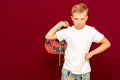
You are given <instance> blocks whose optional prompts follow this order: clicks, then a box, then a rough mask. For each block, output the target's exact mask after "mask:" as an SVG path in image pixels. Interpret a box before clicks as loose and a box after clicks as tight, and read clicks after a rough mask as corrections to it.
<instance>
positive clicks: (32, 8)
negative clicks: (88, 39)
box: [0, 0, 120, 80]
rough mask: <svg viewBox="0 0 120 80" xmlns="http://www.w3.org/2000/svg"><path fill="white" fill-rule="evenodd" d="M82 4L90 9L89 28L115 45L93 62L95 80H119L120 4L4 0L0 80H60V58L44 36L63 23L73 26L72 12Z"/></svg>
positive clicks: (0, 5)
mask: <svg viewBox="0 0 120 80" xmlns="http://www.w3.org/2000/svg"><path fill="white" fill-rule="evenodd" d="M79 2H85V3H86V4H87V5H88V7H89V9H90V12H89V20H88V22H87V24H89V25H93V26H95V27H96V28H97V29H98V30H99V31H100V32H102V33H103V34H105V36H106V37H107V38H108V39H109V40H110V41H111V43H112V47H111V48H110V49H109V50H107V51H105V52H104V53H103V54H99V55H96V56H94V57H93V58H92V59H91V66H92V72H91V80H118V79H119V73H120V69H119V67H120V63H119V56H120V54H119V46H120V42H119V41H120V38H119V37H120V36H119V29H120V28H119V27H120V26H119V22H118V21H120V20H119V19H120V4H119V3H120V1H119V0H92V1H89V0H83V1H82V0H81V1H80V0H52V1H49V0H0V80H60V75H61V67H58V56H57V55H49V54H47V52H46V51H45V48H44V40H45V38H44V36H45V34H46V32H47V31H48V30H49V29H50V28H51V27H52V26H53V25H54V24H56V23H57V22H58V21H60V20H68V21H69V22H70V24H72V22H71V20H70V10H71V7H72V6H73V5H74V4H75V3H79ZM96 46H97V45H96V44H95V45H93V46H92V49H93V48H94V47H96Z"/></svg>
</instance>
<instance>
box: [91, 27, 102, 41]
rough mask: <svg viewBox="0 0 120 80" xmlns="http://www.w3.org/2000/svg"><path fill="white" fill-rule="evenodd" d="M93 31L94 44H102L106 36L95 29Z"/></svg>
mask: <svg viewBox="0 0 120 80" xmlns="http://www.w3.org/2000/svg"><path fill="white" fill-rule="evenodd" d="M93 30H94V37H93V42H96V43H100V41H101V40H102V39H103V37H104V35H103V34H102V33H100V32H99V31H98V30H96V29H95V28H94V29H93Z"/></svg>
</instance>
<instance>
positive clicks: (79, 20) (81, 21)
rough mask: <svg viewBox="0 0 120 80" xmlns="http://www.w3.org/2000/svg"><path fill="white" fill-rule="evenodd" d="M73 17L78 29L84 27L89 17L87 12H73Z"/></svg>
mask: <svg viewBox="0 0 120 80" xmlns="http://www.w3.org/2000/svg"><path fill="white" fill-rule="evenodd" d="M71 19H72V21H73V24H74V26H75V28H76V29H82V28H83V27H84V25H85V24H86V21H87V19H88V16H87V12H83V13H73V15H72V16H71Z"/></svg>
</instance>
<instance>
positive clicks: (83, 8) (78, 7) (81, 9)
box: [71, 3, 88, 14]
mask: <svg viewBox="0 0 120 80" xmlns="http://www.w3.org/2000/svg"><path fill="white" fill-rule="evenodd" d="M85 11H86V12H87V13H88V7H87V5H86V4H84V3H79V4H76V5H74V6H73V7H72V10H71V14H73V13H76V12H77V13H83V12H85Z"/></svg>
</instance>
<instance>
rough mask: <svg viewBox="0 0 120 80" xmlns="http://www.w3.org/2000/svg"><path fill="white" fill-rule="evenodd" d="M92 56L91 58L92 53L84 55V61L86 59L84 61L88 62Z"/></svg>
mask: <svg viewBox="0 0 120 80" xmlns="http://www.w3.org/2000/svg"><path fill="white" fill-rule="evenodd" d="M92 56H93V54H92V53H87V54H86V55H85V59H86V60H89V59H90V58H91V57H92Z"/></svg>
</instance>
